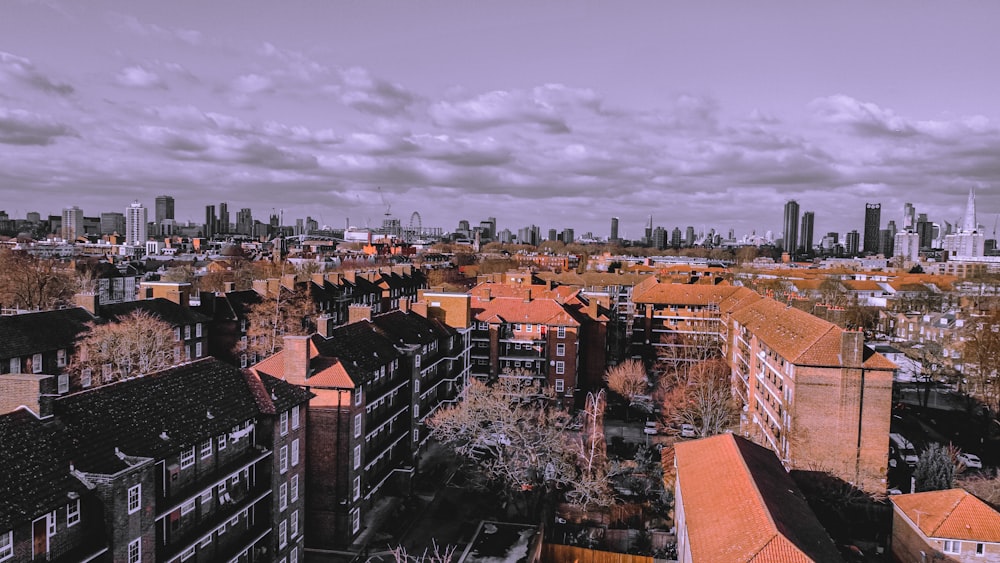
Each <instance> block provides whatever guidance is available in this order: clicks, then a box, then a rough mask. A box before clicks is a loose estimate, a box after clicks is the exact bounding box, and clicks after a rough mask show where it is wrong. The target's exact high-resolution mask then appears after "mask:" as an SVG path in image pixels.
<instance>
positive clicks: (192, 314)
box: [100, 297, 212, 326]
mask: <svg viewBox="0 0 1000 563" xmlns="http://www.w3.org/2000/svg"><path fill="white" fill-rule="evenodd" d="M139 310H141V311H146V312H149V313H152V314H154V315H156V316H158V317H160V318H161V319H163V320H164V321H166V322H168V323H170V324H171V325H173V326H178V325H187V324H193V323H207V322H209V321H210V320H212V319H211V317H208V316H206V315H203V314H201V313H199V312H197V311H195V310H193V309H191V308H190V307H183V306H181V305H178V304H177V303H174V302H173V301H171V300H169V299H166V298H164V297H157V298H155V299H143V300H140V301H126V302H124V303H111V304H108V305H101V308H100V316H101V317H102V318H105V319H109V320H110V319H114V318H116V317H124V316H125V315H128V314H129V313H131V312H132V311H139Z"/></svg>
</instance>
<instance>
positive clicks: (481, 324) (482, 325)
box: [477, 322, 490, 330]
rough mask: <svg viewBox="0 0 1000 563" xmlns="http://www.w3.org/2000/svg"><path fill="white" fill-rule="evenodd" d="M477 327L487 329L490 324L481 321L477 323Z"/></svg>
mask: <svg viewBox="0 0 1000 563" xmlns="http://www.w3.org/2000/svg"><path fill="white" fill-rule="evenodd" d="M477 328H478V330H489V328H490V325H488V324H486V323H483V322H481V323H479V326H478V327H477Z"/></svg>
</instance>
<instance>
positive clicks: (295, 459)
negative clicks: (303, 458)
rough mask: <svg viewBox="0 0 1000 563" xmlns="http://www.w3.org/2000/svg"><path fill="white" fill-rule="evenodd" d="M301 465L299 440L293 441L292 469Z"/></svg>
mask: <svg viewBox="0 0 1000 563" xmlns="http://www.w3.org/2000/svg"><path fill="white" fill-rule="evenodd" d="M298 464H299V439H298V438H296V439H294V440H292V467H294V466H296V465H298Z"/></svg>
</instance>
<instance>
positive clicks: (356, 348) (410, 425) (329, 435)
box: [253, 293, 471, 549]
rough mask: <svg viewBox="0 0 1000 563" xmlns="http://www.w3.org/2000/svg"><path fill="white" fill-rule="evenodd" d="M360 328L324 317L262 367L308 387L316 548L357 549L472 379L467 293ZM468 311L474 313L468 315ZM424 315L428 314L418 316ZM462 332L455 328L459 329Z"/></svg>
mask: <svg viewBox="0 0 1000 563" xmlns="http://www.w3.org/2000/svg"><path fill="white" fill-rule="evenodd" d="M402 305H403V310H400V311H394V312H391V313H384V314H381V315H372V313H371V309H370V308H368V307H364V306H355V307H354V308H353V309H352V310H351V313H352V315H353V317H354V322H351V323H349V324H346V325H342V326H339V327H337V326H334V323H333V320H332V318H330V317H320V319H319V322H318V328H319V331H318V332H317V333H316V334H314V335H312V336H286V337H285V340H284V349H283V350H282V351H281V352H279V353H277V354H275V355H273V356H271V357H269V358H267V359H266V360H264V361H262V362H260V363H259V364H257V365H256V366H254V367H253V370H254V371H255V372H257V373H261V374H268V375H271V376H274V377H277V378H280V379H283V380H286V381H288V382H289V383H292V384H295V385H298V386H301V387H303V388H305V389H308V390H309V391H311V392H312V393H313V394H314V398H313V399H312V400H311V401H310V405H309V429H310V430H309V437H308V442H309V444H310V450H309V452H308V456H307V457H308V465H307V482H308V487H309V491H310V494H309V499H308V505H307V507H306V512H307V520H306V522H307V526H308V529H307V531H308V535H309V538H310V540H309V547H311V548H317V549H331V548H336V547H342V546H345V545H349V544H350V543H351V542H352V541H353V540H354V538H356V537H357V536H358V534H359V533H360V532H361V530H362V527H363V522H364V519H365V516H366V515H367V513H368V510H369V509H370V508H371V507H372V506H373V504H374V503H375V501H377V500H378V499H379V498H380V497H381V495H382V494H385V493H386V492H388V491H397V492H398V491H400V490H407V488H408V484H409V479H410V477H411V475H412V472H413V465H414V457H415V456H416V455H418V454H419V452H420V448H421V446H422V445H423V443H424V442H425V441H426V439H427V430H426V428H425V425H424V421H425V420H426V418H427V417H428V416H430V415H431V414H432V413H433V412H434V411H435V410H436V409H437V408H439V407H440V406H441V405H443V404H447V403H451V402H454V401H455V400H457V398H458V396H459V394H460V393H461V391H462V390H463V389H464V387H465V383H466V380H467V377H468V374H469V346H470V340H469V332H470V328H469V326H468V325H466V326H461V324H459V323H461V322H463V321H462V319H463V318H464V319H465V321H464V322H468V319H469V318H471V314H470V313H469V298H468V296H466V295H460V294H459V295H454V294H434V293H427V294H424V295H423V301H421V302H420V303H418V304H416V305H415V306H414V308H413V309H414V310H413V311H411V310H409V308H410V305H409V302H408V301H407V300H406V299H403V300H402ZM463 308H464V314H463V311H462V309H463ZM414 311H420V313H421V314H418V313H417V312H414ZM453 322H454V323H455V324H456V325H457V326H451V323H453Z"/></svg>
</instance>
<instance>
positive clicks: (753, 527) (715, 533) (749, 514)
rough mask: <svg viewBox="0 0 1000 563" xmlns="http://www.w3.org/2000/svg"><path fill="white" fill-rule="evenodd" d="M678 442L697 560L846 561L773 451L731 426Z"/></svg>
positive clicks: (687, 515)
mask: <svg viewBox="0 0 1000 563" xmlns="http://www.w3.org/2000/svg"><path fill="white" fill-rule="evenodd" d="M674 447H675V455H676V463H677V484H678V486H679V487H680V491H681V493H680V497H679V499H680V500H681V501H682V502H683V503H684V504H683V509H684V518H685V522H686V525H687V531H688V541H689V544H690V548H691V555H692V559H693V560H694V561H720V562H721V561H726V562H754V563H793V562H794V563H798V562H810V561H823V562H827V561H842V559H841V557H840V556H839V554H838V553H837V550H836V547H835V546H834V544H833V541H832V540H831V539H830V536H829V535H828V534H827V533H826V530H824V529H823V527H822V525H820V523H819V520H817V518H816V515H815V514H813V512H812V510H810V508H809V505H808V504H807V503H806V500H805V497H804V496H803V495H802V493H801V492H800V491H799V489H798V487H797V486H796V485H795V483H794V481H792V479H791V477H790V476H789V475H788V473H787V472H786V471H785V469H784V467H782V466H781V463H780V462H779V461H778V458H777V457H775V455H774V453H773V452H772V451H770V450H768V449H766V448H763V447H761V446H758V445H756V444H754V443H752V442H750V441H748V440H746V439H744V438H742V437H739V436H734V435H733V434H721V435H719V436H713V437H711V438H704V439H701V440H693V441H687V442H678V443H677V444H675V446H674Z"/></svg>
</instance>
